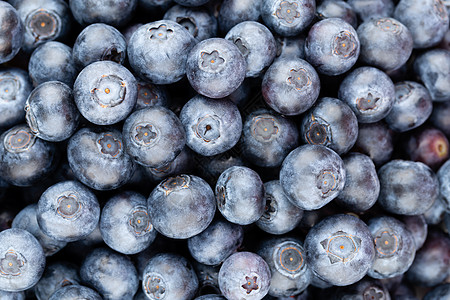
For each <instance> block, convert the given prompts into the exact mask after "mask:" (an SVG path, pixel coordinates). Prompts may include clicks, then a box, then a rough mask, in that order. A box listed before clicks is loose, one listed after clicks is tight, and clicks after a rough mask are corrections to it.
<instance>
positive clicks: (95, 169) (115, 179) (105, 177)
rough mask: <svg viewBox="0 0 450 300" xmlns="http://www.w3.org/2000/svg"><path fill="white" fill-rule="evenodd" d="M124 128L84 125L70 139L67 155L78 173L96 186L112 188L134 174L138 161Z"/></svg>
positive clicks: (74, 170) (81, 179)
mask: <svg viewBox="0 0 450 300" xmlns="http://www.w3.org/2000/svg"><path fill="white" fill-rule="evenodd" d="M123 140H124V139H123V138H122V134H121V133H120V131H118V130H115V129H111V130H108V129H107V128H103V127H94V128H87V127H85V128H82V129H80V130H79V131H77V132H76V133H75V134H74V135H73V136H72V137H71V138H70V140H69V143H68V145H67V159H68V161H69V165H70V168H71V169H72V171H73V173H74V175H75V177H77V178H78V180H80V181H81V182H83V183H84V184H86V185H87V186H89V187H90V188H93V189H95V190H112V189H116V188H118V187H120V186H122V185H124V184H125V183H127V182H128V181H129V180H130V178H131V177H132V176H133V172H134V164H133V161H132V159H131V157H130V156H129V155H128V154H127V152H126V150H125V148H124V145H123Z"/></svg>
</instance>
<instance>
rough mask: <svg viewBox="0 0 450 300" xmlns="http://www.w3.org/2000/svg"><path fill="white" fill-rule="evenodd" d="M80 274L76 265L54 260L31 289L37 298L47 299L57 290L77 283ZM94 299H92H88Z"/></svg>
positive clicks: (40, 299)
mask: <svg viewBox="0 0 450 300" xmlns="http://www.w3.org/2000/svg"><path fill="white" fill-rule="evenodd" d="M79 282H80V276H79V275H78V266H77V265H75V264H70V263H67V262H54V263H50V264H48V265H47V267H46V268H45V271H44V274H42V277H41V279H40V280H39V282H38V283H37V284H36V285H35V286H34V288H33V290H34V293H35V295H36V297H37V298H38V300H44V299H45V300H48V299H49V298H50V296H52V295H53V293H55V292H56V291H57V290H59V289H61V288H63V287H65V286H71V285H78V284H79ZM89 300H94V299H89Z"/></svg>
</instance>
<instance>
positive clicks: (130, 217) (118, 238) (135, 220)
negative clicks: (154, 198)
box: [100, 192, 156, 254]
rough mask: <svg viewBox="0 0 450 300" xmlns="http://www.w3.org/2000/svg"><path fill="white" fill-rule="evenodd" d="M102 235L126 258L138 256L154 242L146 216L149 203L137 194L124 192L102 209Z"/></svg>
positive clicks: (151, 228)
mask: <svg viewBox="0 0 450 300" xmlns="http://www.w3.org/2000/svg"><path fill="white" fill-rule="evenodd" d="M100 232H101V234H102V237H103V240H104V241H105V243H106V244H107V245H108V246H109V247H110V248H112V249H113V250H115V251H117V252H120V253H123V254H136V253H139V252H141V251H142V250H144V249H145V248H147V247H148V246H149V245H150V244H151V243H152V242H153V240H154V239H155V237H156V231H155V230H154V228H153V225H152V223H151V219H150V217H149V215H148V212H147V199H145V197H144V196H142V195H141V194H139V193H136V192H122V193H120V194H117V195H115V196H114V197H112V198H111V199H110V200H109V201H108V202H107V203H106V204H105V206H104V207H103V209H102V214H101V216H100Z"/></svg>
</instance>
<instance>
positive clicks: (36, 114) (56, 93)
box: [25, 81, 80, 142]
mask: <svg viewBox="0 0 450 300" xmlns="http://www.w3.org/2000/svg"><path fill="white" fill-rule="evenodd" d="M25 111H26V115H25V118H26V120H27V123H28V126H30V129H31V131H32V132H33V133H34V134H35V135H36V136H37V137H39V138H41V139H43V140H46V141H49V142H60V141H64V140H66V139H68V138H69V137H70V136H71V135H72V134H73V133H74V132H75V131H76V130H77V127H78V122H79V118H80V113H79V112H78V109H77V107H76V105H75V103H74V101H73V93H72V89H71V88H70V87H69V86H68V85H66V84H65V83H62V82H59V81H47V82H44V83H42V84H40V85H38V86H37V87H36V88H35V89H34V90H33V91H32V92H31V94H30V96H29V97H28V99H27V102H26V104H25Z"/></svg>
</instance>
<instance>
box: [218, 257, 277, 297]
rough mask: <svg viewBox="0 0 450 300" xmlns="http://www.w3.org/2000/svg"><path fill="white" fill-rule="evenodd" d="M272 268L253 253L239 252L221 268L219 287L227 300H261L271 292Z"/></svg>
mask: <svg viewBox="0 0 450 300" xmlns="http://www.w3.org/2000/svg"><path fill="white" fill-rule="evenodd" d="M270 279H271V274H270V268H269V266H268V264H267V263H266V262H265V261H264V259H263V258H262V257H261V256H259V255H257V254H255V253H252V252H238V253H235V254H233V255H231V256H230V257H228V258H227V259H226V260H225V261H224V262H223V264H222V266H221V267H220V271H219V287H220V291H221V292H222V294H223V295H224V296H225V297H226V298H227V299H233V300H234V299H236V300H237V299H246V300H260V299H262V298H264V296H265V295H267V293H268V292H269V288H270Z"/></svg>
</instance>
